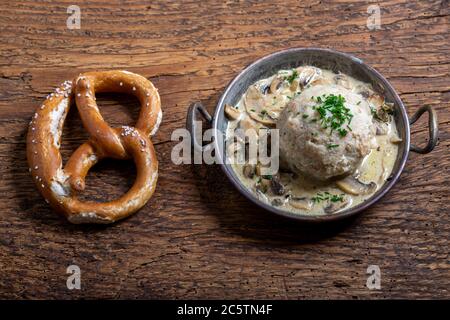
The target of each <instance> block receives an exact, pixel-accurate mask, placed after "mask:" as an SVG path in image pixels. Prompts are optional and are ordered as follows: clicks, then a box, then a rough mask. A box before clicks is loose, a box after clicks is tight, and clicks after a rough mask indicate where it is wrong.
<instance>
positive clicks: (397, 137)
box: [389, 135, 403, 144]
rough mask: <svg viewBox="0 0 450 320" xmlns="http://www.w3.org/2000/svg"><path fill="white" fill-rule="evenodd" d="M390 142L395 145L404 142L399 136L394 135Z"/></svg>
mask: <svg viewBox="0 0 450 320" xmlns="http://www.w3.org/2000/svg"><path fill="white" fill-rule="evenodd" d="M389 141H390V142H391V143H393V144H400V143H401V142H402V141H403V140H402V138H400V137H399V136H397V135H393V136H392V137H391V139H390V140H389Z"/></svg>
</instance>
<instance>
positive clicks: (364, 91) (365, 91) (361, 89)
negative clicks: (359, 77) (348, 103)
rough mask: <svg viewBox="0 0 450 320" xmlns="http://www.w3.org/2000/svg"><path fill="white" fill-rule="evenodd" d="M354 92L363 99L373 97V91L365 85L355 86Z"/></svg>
mask: <svg viewBox="0 0 450 320" xmlns="http://www.w3.org/2000/svg"><path fill="white" fill-rule="evenodd" d="M356 92H357V93H359V94H360V95H361V96H363V98H365V99H367V98H369V97H370V96H371V95H373V91H372V90H371V89H370V88H369V87H368V86H366V85H361V84H360V85H357V86H356Z"/></svg>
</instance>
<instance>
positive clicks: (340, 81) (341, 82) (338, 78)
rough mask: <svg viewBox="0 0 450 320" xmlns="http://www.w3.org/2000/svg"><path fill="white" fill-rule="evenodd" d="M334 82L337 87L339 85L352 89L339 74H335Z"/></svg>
mask: <svg viewBox="0 0 450 320" xmlns="http://www.w3.org/2000/svg"><path fill="white" fill-rule="evenodd" d="M334 81H335V82H336V84H337V85H340V86H342V87H344V88H346V89H351V87H352V86H351V84H350V81H349V80H348V78H347V76H346V75H344V74H341V73H340V74H337V75H336V76H334Z"/></svg>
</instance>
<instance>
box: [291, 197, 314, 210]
mask: <svg viewBox="0 0 450 320" xmlns="http://www.w3.org/2000/svg"><path fill="white" fill-rule="evenodd" d="M289 204H290V205H291V206H292V207H294V208H296V209H302V210H311V209H312V207H313V201H312V200H311V199H309V198H306V197H291V198H290V199H289Z"/></svg>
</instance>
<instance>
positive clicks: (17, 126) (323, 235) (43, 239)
mask: <svg viewBox="0 0 450 320" xmlns="http://www.w3.org/2000/svg"><path fill="white" fill-rule="evenodd" d="M378 3H379V5H380V9H381V29H379V30H373V31H371V30H369V29H368V27H367V19H368V17H369V15H370V13H368V12H367V9H368V6H369V3H368V2H365V1H361V2H356V1H345V0H343V1H279V2H278V3H277V1H265V2H263V1H182V2H181V1H180V2H178V1H160V2H156V1H142V0H138V1H133V2H132V4H126V2H125V1H119V2H115V1H110V0H108V1H106V0H96V1H89V4H87V3H86V4H84V3H82V1H78V3H75V2H74V1H72V0H69V1H65V0H64V1H55V2H54V3H53V2H52V3H50V2H44V1H42V2H40V1H3V2H2V4H1V12H2V14H1V15H0V27H1V29H0V30H1V38H0V44H1V46H0V57H1V58H0V136H1V138H0V157H1V166H0V175H1V182H0V192H1V202H0V268H1V276H0V297H1V298H24V299H27V298H64V299H74V298H280V299H301V298H349V299H352V298H359V299H361V298H432V297H436V298H447V299H448V298H450V293H449V287H450V267H449V246H448V242H449V231H450V227H449V222H450V220H449V208H450V207H449V203H448V201H449V179H450V174H449V164H450V159H449V144H450V142H449V138H450V133H449V128H450V112H449V108H450V104H449V98H450V93H449V90H450V72H449V65H450V45H449V32H448V31H449V30H448V29H449V28H448V27H449V3H448V1H446V0H443V1H410V0H407V1H379V2H378ZM72 4H77V5H79V6H80V9H81V29H74V30H71V29H68V28H67V26H66V20H67V18H68V17H69V15H68V14H67V12H66V10H67V7H68V6H69V5H72ZM289 47H323V48H334V49H337V50H340V51H344V52H348V53H351V54H354V55H356V56H358V57H360V58H362V59H364V60H365V61H366V62H368V63H369V64H370V65H372V66H374V67H375V68H376V69H378V70H379V71H380V72H382V73H383V74H384V75H385V76H386V77H387V78H388V80H390V81H391V83H392V84H393V85H394V87H395V88H396V90H397V91H398V92H399V93H400V96H401V98H402V99H403V101H404V103H405V104H406V106H407V108H408V113H409V114H410V115H411V114H412V113H413V112H414V111H415V110H417V109H418V108H419V107H420V106H423V105H425V104H429V105H432V106H434V107H435V108H436V109H437V111H438V114H439V125H440V143H439V145H438V146H437V148H436V149H435V150H434V151H433V152H432V153H430V154H427V155H418V154H414V153H412V154H411V155H410V157H409V160H408V162H407V165H406V168H405V170H404V172H403V174H402V176H401V179H400V181H399V182H398V183H397V184H396V185H395V187H394V188H393V189H392V190H391V192H389V194H388V195H386V196H385V197H384V198H383V199H382V200H381V201H380V202H379V203H378V204H376V205H375V206H373V207H372V208H371V209H370V210H367V211H366V212H365V213H364V214H363V215H361V216H359V217H358V218H356V219H353V220H351V221H348V222H345V223H339V224H334V225H328V226H323V225H321V226H316V227H313V226H302V225H298V224H296V223H293V222H291V221H286V220H282V219H280V218H278V217H276V216H273V215H271V214H268V213H266V212H262V211H261V210H260V209H259V208H257V207H256V206H254V205H252V204H251V203H250V202H249V201H247V200H246V199H244V198H243V197H242V196H241V195H240V194H239V193H238V192H237V191H236V190H235V189H234V188H233V187H232V186H231V184H230V183H229V182H228V180H227V179H226V177H225V176H224V174H222V172H221V171H220V169H219V168H217V167H207V166H201V165H198V166H190V165H174V164H173V163H172V162H171V161H170V153H171V150H172V147H173V146H174V145H175V144H176V142H172V141H171V133H172V131H173V130H174V129H177V128H183V127H184V125H185V118H186V111H187V107H188V105H189V104H190V103H191V102H193V101H196V100H201V101H203V102H204V103H205V104H206V106H207V107H208V108H209V109H210V110H213V108H214V106H215V104H216V102H217V100H218V97H219V96H220V94H221V92H222V90H223V89H224V87H225V86H226V85H227V83H228V82H229V81H230V80H231V79H232V78H233V77H234V76H235V75H236V74H237V72H239V71H240V70H241V69H242V68H243V67H245V66H246V65H247V64H249V63H250V62H252V61H253V60H255V59H256V58H258V57H261V56H263V55H265V54H268V53H271V52H274V51H278V50H281V49H284V48H289ZM96 69H126V70H129V71H133V72H137V73H139V74H142V75H144V76H146V77H148V78H149V79H150V80H151V81H152V82H153V83H154V84H155V85H156V86H157V87H158V88H159V92H160V94H161V99H162V103H163V108H164V121H163V124H162V126H161V129H160V131H159V132H158V134H157V135H156V137H155V138H154V143H155V145H156V150H157V154H158V159H159V161H160V171H159V172H160V177H159V180H158V186H157V190H156V193H155V195H154V196H153V198H152V199H151V200H150V201H149V203H148V204H147V205H146V206H145V207H144V208H143V209H142V210H141V211H139V212H138V213H136V214H134V215H133V216H131V217H130V218H129V219H126V220H125V221H122V222H120V223H117V224H114V225H111V226H76V225H71V224H69V223H67V222H65V220H64V219H61V218H60V217H59V216H57V215H56V214H55V213H54V212H53V211H52V210H51V209H50V208H49V206H48V205H47V204H46V203H45V202H44V200H43V199H42V198H41V196H40V195H39V194H38V192H37V190H36V188H35V186H34V184H33V182H32V180H31V177H30V174H29V173H28V170H27V163H26V159H25V134H26V132H27V125H28V122H29V121H30V118H31V116H32V114H33V113H34V110H35V109H36V108H37V107H38V106H39V104H40V103H41V102H42V101H43V99H44V98H45V96H46V95H47V94H48V93H50V92H51V91H52V90H53V89H54V88H55V87H56V86H57V85H58V84H59V83H61V82H62V81H64V80H66V79H71V78H73V77H74V76H76V75H77V74H78V73H79V72H83V71H87V70H96ZM99 103H100V105H101V112H102V114H103V115H104V116H105V118H106V119H107V120H108V121H109V123H110V124H111V125H112V126H120V125H122V124H133V123H134V122H133V119H136V117H137V113H138V109H139V108H138V104H137V102H136V101H135V100H134V99H133V98H131V97H127V96H125V97H118V96H117V95H101V96H100V97H99ZM130 105H131V106H132V108H130ZM73 110H75V109H74V108H73ZM424 118H426V117H424ZM426 123H427V122H426V119H421V120H420V122H419V123H418V124H416V125H414V126H413V128H412V141H413V142H415V143H418V144H421V143H422V144H423V143H424V142H425V139H426V138H427V127H426ZM86 138H87V134H86V132H85V131H84V130H83V129H82V127H81V123H80V120H79V117H78V114H77V112H76V111H73V112H71V114H70V116H69V120H68V121H67V123H66V126H65V129H64V135H63V146H62V149H63V155H64V159H67V157H68V156H69V155H70V154H71V152H72V151H73V150H74V149H75V148H76V147H77V146H78V145H80V144H81V143H82V142H83V141H85V139H86ZM134 173H135V169H134V167H133V164H132V162H121V161H104V162H102V163H101V164H99V165H98V166H96V167H95V169H94V170H93V171H92V172H91V173H90V175H89V178H88V181H87V184H88V187H87V191H86V194H89V195H90V196H89V198H90V199H98V200H106V199H113V198H114V197H116V196H118V195H120V194H122V193H123V192H124V191H126V190H127V188H128V187H129V186H130V185H131V184H132V183H133V181H134ZM73 264H75V265H78V266H79V267H80V268H81V272H82V273H81V275H82V276H81V290H68V289H67V287H66V280H67V276H68V275H67V274H66V268H67V267H68V266H69V265H73ZM369 265H378V266H379V267H380V270H381V290H369V289H368V288H367V287H366V280H367V277H368V274H366V271H367V267H368V266H369Z"/></svg>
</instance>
